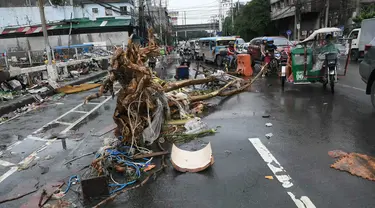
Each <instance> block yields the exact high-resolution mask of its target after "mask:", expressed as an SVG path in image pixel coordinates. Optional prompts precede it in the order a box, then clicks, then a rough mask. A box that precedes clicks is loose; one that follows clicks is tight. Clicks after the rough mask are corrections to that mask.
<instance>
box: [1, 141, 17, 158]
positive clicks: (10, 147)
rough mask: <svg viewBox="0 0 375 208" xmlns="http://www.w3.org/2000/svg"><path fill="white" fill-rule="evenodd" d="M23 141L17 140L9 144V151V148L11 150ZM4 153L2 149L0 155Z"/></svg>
mask: <svg viewBox="0 0 375 208" xmlns="http://www.w3.org/2000/svg"><path fill="white" fill-rule="evenodd" d="M21 143H22V141H17V142H15V143H13V144H12V145H9V146H8V147H7V149H6V150H7V151H9V150H11V149H12V148H13V147H15V146H17V145H19V144H21ZM3 154H4V152H3V151H0V156H1V155H3Z"/></svg>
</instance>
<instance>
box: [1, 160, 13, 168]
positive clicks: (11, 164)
mask: <svg viewBox="0 0 375 208" xmlns="http://www.w3.org/2000/svg"><path fill="white" fill-rule="evenodd" d="M0 165H1V166H4V167H9V166H15V164H13V163H11V162H7V161H5V160H0Z"/></svg>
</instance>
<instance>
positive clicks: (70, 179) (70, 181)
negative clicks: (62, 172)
mask: <svg viewBox="0 0 375 208" xmlns="http://www.w3.org/2000/svg"><path fill="white" fill-rule="evenodd" d="M73 179H77V182H79V181H80V179H79V176H78V175H72V176H70V178H69V182H68V187H66V189H65V191H64V194H66V193H68V191H69V189H70V187H71V186H72V183H73Z"/></svg>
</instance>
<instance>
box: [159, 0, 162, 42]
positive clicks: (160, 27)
mask: <svg viewBox="0 0 375 208" xmlns="http://www.w3.org/2000/svg"><path fill="white" fill-rule="evenodd" d="M161 22H162V21H161V0H160V1H159V30H160V38H159V39H160V42H162V41H163V33H162V26H161V24H162V23H161Z"/></svg>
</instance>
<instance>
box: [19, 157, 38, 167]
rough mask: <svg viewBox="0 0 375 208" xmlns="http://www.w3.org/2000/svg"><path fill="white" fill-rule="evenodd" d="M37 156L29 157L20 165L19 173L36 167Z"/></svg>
mask: <svg viewBox="0 0 375 208" xmlns="http://www.w3.org/2000/svg"><path fill="white" fill-rule="evenodd" d="M36 159H37V157H36V155H30V156H28V157H27V158H26V159H25V160H24V161H23V162H22V163H19V165H18V171H21V170H26V169H28V168H30V167H32V166H34V165H36V161H35V160H36Z"/></svg>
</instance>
